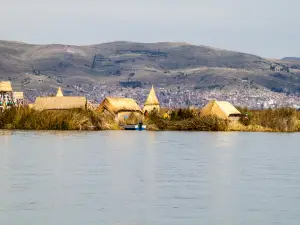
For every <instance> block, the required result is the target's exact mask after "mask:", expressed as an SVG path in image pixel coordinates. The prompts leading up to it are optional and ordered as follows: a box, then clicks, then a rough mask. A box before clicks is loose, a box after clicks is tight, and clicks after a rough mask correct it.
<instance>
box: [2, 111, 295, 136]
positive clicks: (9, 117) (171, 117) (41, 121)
mask: <svg viewBox="0 0 300 225" xmlns="http://www.w3.org/2000/svg"><path fill="white" fill-rule="evenodd" d="M239 110H240V111H241V112H242V113H245V112H247V114H248V115H249V118H247V120H245V119H243V118H241V119H239V120H238V121H231V120H227V119H221V118H218V117H216V116H214V115H211V116H203V115H201V113H199V112H200V110H198V109H175V110H171V109H162V110H161V111H160V112H159V113H150V114H149V115H148V116H147V117H146V118H144V119H143V121H142V122H143V124H145V125H146V126H147V127H146V131H156V132H163V131H183V132H186V131H192V132H197V131H198V132H199V131H204V132H256V133H257V132H264V133H265V132H268V133H269V132H272V133H296V132H300V112H299V111H296V110H295V109H290V108H280V109H267V110H248V109H242V108H241V109H239ZM166 112H168V113H169V114H168V116H167V117H166ZM123 122H124V121H123ZM138 122H139V119H138V118H136V117H135V116H134V114H133V115H131V116H129V117H128V119H127V120H126V124H137V123H138ZM119 123H121V122H120V121H118V122H117V121H116V120H115V119H114V117H113V116H112V115H108V114H105V113H99V112H96V111H93V110H84V109H76V110H75V109H74V110H51V111H36V110H34V109H30V108H12V109H9V110H6V111H5V112H3V113H0V130H10V131H15V130H17V131H18V130H22V131H90V132H93V131H102V130H119V131H120V130H124V129H122V128H121V127H120V126H119ZM92 128H93V129H92ZM126 131H127V130H126Z"/></svg>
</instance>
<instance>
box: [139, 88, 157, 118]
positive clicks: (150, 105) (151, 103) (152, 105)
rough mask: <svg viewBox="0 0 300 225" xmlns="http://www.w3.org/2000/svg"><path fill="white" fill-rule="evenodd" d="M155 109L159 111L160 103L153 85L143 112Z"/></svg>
mask: <svg viewBox="0 0 300 225" xmlns="http://www.w3.org/2000/svg"><path fill="white" fill-rule="evenodd" d="M153 110H157V112H159V110H160V104H159V101H158V99H157V97H156V94H155V91H154V88H153V86H152V88H151V90H150V92H149V95H148V97H147V99H146V101H145V104H144V108H143V112H144V113H145V112H151V111H153Z"/></svg>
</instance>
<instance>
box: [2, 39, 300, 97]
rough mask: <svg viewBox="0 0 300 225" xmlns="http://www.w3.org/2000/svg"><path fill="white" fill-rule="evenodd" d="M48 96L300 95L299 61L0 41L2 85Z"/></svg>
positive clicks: (151, 47) (116, 45)
mask: <svg viewBox="0 0 300 225" xmlns="http://www.w3.org/2000/svg"><path fill="white" fill-rule="evenodd" d="M6 79H9V80H11V81H12V82H13V83H14V86H16V88H17V89H22V90H24V89H25V90H26V89H36V90H41V91H45V90H48V89H49V88H55V87H57V86H63V87H65V88H66V89H68V88H70V89H72V87H74V86H76V85H80V84H83V83H84V84H95V85H96V84H98V83H106V84H118V85H121V86H129V87H130V86H132V87H136V86H145V85H146V86H147V85H149V84H155V85H158V86H166V87H167V86H172V85H173V86H174V85H178V86H182V85H184V86H189V87H191V88H196V89H197V88H198V89H199V88H201V89H209V88H221V89H222V88H236V87H238V86H240V84H241V83H242V82H243V81H245V80H246V81H249V82H251V84H252V85H253V86H256V87H262V88H263V87H265V88H268V89H270V90H273V91H277V92H292V93H295V92H300V61H299V62H298V61H295V60H291V59H290V58H287V59H284V60H280V59H278V60H271V59H265V58H262V57H259V56H256V55H251V54H246V53H241V52H234V51H227V50H222V49H216V48H212V47H207V46H195V45H191V44H188V43H168V42H165V43H135V42H125V41H122V42H121V41H120V42H111V43H103V44H98V45H89V46H73V45H60V44H51V45H32V44H26V43H20V42H9V41H0V80H6Z"/></svg>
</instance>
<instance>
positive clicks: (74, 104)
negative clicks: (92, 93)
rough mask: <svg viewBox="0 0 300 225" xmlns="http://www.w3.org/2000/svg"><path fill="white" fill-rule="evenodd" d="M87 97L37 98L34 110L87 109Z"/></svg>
mask: <svg viewBox="0 0 300 225" xmlns="http://www.w3.org/2000/svg"><path fill="white" fill-rule="evenodd" d="M86 105H87V99H86V98H85V97H75V96H67V97H64V96H62V97H37V98H36V100H35V102H34V104H33V106H32V108H34V109H36V110H60V109H79V108H81V109H85V108H86Z"/></svg>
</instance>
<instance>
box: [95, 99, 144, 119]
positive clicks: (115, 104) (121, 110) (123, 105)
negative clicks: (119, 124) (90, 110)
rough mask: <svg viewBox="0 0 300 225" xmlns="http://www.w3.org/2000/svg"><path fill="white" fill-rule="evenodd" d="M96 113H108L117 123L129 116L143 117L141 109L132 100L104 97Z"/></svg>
mask: <svg viewBox="0 0 300 225" xmlns="http://www.w3.org/2000/svg"><path fill="white" fill-rule="evenodd" d="M97 111H98V112H105V113H109V114H111V115H112V116H114V117H115V119H116V120H117V121H123V120H125V119H126V118H128V117H129V116H130V115H131V114H133V115H134V116H136V117H141V116H142V115H143V113H142V110H141V108H140V107H139V106H138V104H137V103H136V101H135V100H133V99H132V98H121V97H106V98H105V99H104V100H103V101H102V102H101V103H100V105H99V106H98V108H97Z"/></svg>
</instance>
